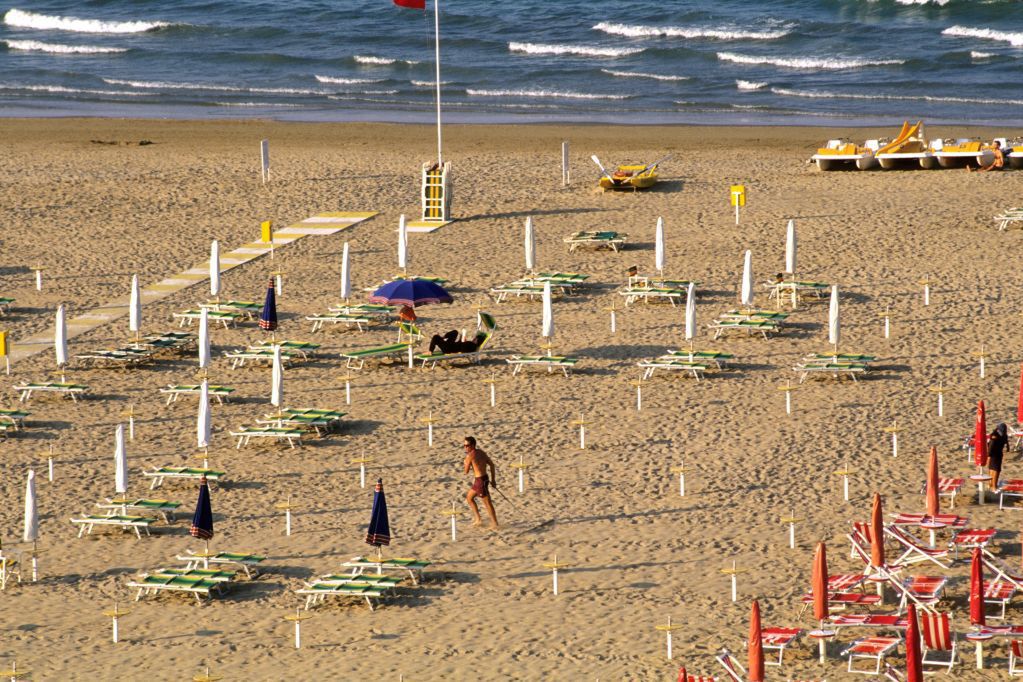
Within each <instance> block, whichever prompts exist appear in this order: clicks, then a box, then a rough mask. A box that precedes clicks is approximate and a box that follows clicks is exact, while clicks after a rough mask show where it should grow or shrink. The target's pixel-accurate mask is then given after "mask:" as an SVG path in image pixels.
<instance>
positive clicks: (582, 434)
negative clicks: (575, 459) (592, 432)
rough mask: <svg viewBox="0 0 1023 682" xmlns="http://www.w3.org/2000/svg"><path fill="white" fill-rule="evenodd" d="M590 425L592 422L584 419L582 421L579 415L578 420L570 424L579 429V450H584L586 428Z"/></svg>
mask: <svg viewBox="0 0 1023 682" xmlns="http://www.w3.org/2000/svg"><path fill="white" fill-rule="evenodd" d="M592 423H593V422H588V421H586V420H585V419H583V416H582V415H581V414H580V415H579V418H578V419H576V420H575V421H573V422H571V424H572V426H578V427H579V449H580V450H585V449H586V427H587V426H588V425H589V424H592Z"/></svg>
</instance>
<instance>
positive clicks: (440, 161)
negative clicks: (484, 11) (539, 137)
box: [410, 0, 444, 357]
mask: <svg viewBox="0 0 1023 682" xmlns="http://www.w3.org/2000/svg"><path fill="white" fill-rule="evenodd" d="M433 38H434V39H433V44H434V56H435V58H436V62H437V170H438V171H443V170H444V157H443V153H442V151H441V149H442V145H441V133H440V0H434V2H433ZM410 357H411V356H410Z"/></svg>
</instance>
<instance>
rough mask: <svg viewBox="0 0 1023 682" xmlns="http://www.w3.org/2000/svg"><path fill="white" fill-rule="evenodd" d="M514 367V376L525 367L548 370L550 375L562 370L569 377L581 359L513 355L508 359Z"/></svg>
mask: <svg viewBox="0 0 1023 682" xmlns="http://www.w3.org/2000/svg"><path fill="white" fill-rule="evenodd" d="M507 362H508V364H509V365H511V366H512V368H513V369H512V376H515V375H516V374H518V373H519V372H520V371H522V369H523V368H524V367H539V368H541V369H546V370H547V373H548V374H550V373H551V372H553V371H554V370H557V369H560V370H561V371H562V373H564V375H565V376H566V377H567V376H568V375H569V374H570V373H571V371H572V370H573V369H574V368H575V366H576V364H578V362H579V358H572V357H567V356H564V355H513V356H511V357H510V358H507Z"/></svg>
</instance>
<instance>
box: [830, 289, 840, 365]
mask: <svg viewBox="0 0 1023 682" xmlns="http://www.w3.org/2000/svg"><path fill="white" fill-rule="evenodd" d="M841 331H842V328H841V324H840V322H839V316H838V285H834V284H833V285H832V286H831V305H830V306H829V307H828V343H830V344H831V345H832V346H834V347H835V352H838V340H839V338H841Z"/></svg>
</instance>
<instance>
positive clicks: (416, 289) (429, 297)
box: [369, 279, 454, 308]
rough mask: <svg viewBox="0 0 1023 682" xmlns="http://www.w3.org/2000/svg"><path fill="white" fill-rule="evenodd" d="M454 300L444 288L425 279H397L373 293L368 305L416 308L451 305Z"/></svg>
mask: <svg viewBox="0 0 1023 682" xmlns="http://www.w3.org/2000/svg"><path fill="white" fill-rule="evenodd" d="M452 301H454V299H453V298H452V297H451V294H449V293H448V292H447V291H446V290H445V289H444V287H442V286H441V285H439V284H436V283H434V282H429V281H427V280H425V279H398V280H395V281H393V282H388V283H387V284H384V285H383V286H382V287H380V288H379V289H377V290H376V291H374V292H373V295H372V296H370V297H369V302H370V303H380V304H382V305H395V306H401V305H407V306H411V307H413V308H415V307H416V306H421V305H427V304H430V303H451V302H452Z"/></svg>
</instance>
